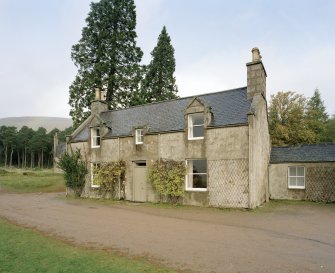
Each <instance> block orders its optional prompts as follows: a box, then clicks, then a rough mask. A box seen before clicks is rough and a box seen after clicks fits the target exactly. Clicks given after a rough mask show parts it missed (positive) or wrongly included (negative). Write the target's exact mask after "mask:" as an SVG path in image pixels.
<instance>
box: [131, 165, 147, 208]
mask: <svg viewBox="0 0 335 273" xmlns="http://www.w3.org/2000/svg"><path fill="white" fill-rule="evenodd" d="M132 163H133V187H132V188H133V198H132V201H133V202H146V201H147V199H148V198H147V188H145V201H136V200H135V168H142V169H147V161H146V160H133V161H132ZM139 164H145V165H139ZM146 173H147V172H146ZM145 184H147V181H146V180H145Z"/></svg>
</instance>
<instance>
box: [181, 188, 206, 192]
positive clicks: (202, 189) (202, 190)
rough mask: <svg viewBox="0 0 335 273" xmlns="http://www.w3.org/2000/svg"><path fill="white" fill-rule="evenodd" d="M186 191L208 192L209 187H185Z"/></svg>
mask: <svg viewBox="0 0 335 273" xmlns="http://www.w3.org/2000/svg"><path fill="white" fill-rule="evenodd" d="M185 191H190V192H207V191H208V189H207V188H206V189H204V188H199V189H185Z"/></svg>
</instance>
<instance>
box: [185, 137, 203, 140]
mask: <svg viewBox="0 0 335 273" xmlns="http://www.w3.org/2000/svg"><path fill="white" fill-rule="evenodd" d="M200 139H204V137H191V138H190V137H189V138H188V140H200Z"/></svg>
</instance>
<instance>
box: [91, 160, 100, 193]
mask: <svg viewBox="0 0 335 273" xmlns="http://www.w3.org/2000/svg"><path fill="white" fill-rule="evenodd" d="M98 168H100V164H99V163H91V187H92V188H99V187H100V185H98V184H96V183H95V182H94V174H95V171H96V170H97V169H98Z"/></svg>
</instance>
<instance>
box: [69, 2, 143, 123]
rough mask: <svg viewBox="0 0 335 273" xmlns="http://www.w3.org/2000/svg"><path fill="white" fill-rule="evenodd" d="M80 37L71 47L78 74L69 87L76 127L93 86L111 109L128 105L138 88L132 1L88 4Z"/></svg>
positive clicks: (140, 54)
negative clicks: (101, 92)
mask: <svg viewBox="0 0 335 273" xmlns="http://www.w3.org/2000/svg"><path fill="white" fill-rule="evenodd" d="M86 24H87V25H86V26H85V27H84V28H83V30H82V37H81V39H80V40H79V42H78V43H77V44H75V45H74V46H73V47H72V52H71V57H72V59H73V61H74V63H75V65H76V66H77V67H78V74H77V76H76V78H75V80H74V81H73V83H72V85H71V86H70V99H69V104H70V106H71V112H70V114H71V116H72V118H73V120H74V125H75V126H78V124H80V122H81V121H82V119H83V118H85V117H86V116H87V112H89V107H90V104H91V101H92V99H94V88H95V87H98V88H100V89H101V90H103V91H105V93H106V101H107V103H108V105H109V107H110V108H111V109H117V108H121V107H126V106H128V105H130V104H131V99H132V96H133V94H132V93H133V92H135V91H136V90H137V88H138V79H139V76H138V74H139V63H140V61H141V58H142V55H143V53H142V51H141V49H140V48H139V47H137V46H136V38H137V35H136V31H135V28H136V11H135V4H134V1H133V0H100V1H99V2H96V3H91V10H90V12H89V14H88V16H87V18H86Z"/></svg>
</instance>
